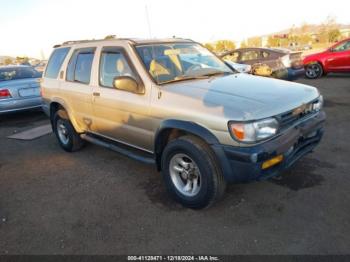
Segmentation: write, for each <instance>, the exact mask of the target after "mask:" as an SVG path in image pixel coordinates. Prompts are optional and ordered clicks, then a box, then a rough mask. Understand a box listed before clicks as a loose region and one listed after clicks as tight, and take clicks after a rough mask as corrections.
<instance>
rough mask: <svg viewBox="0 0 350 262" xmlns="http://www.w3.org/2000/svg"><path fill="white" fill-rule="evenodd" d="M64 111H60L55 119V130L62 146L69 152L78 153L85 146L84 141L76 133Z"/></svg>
mask: <svg viewBox="0 0 350 262" xmlns="http://www.w3.org/2000/svg"><path fill="white" fill-rule="evenodd" d="M64 115H67V114H66V113H65V111H64V110H58V111H57V112H56V113H55V115H54V118H53V129H54V132H55V135H56V138H57V140H58V143H59V144H60V146H61V147H62V148H63V149H64V150H65V151H67V152H74V151H78V150H79V149H81V148H82V147H83V146H84V144H85V143H84V140H82V139H81V138H80V135H79V134H78V133H77V132H76V131H75V129H74V127H73V125H72V123H71V122H70V121H69V119H66V118H65V117H62V116H64Z"/></svg>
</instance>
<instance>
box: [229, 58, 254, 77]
mask: <svg viewBox="0 0 350 262" xmlns="http://www.w3.org/2000/svg"><path fill="white" fill-rule="evenodd" d="M224 61H225V62H226V63H227V64H229V65H230V66H231V67H233V69H235V70H236V71H238V72H240V73H246V74H249V73H250V72H251V70H252V66H251V65H245V64H238V63H235V62H232V61H229V60H224Z"/></svg>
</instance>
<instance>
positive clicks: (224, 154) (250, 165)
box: [212, 111, 326, 183]
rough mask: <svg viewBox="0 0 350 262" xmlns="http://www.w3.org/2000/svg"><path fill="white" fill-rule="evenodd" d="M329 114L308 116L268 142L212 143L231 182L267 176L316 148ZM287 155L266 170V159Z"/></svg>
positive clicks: (287, 166)
mask: <svg viewBox="0 0 350 262" xmlns="http://www.w3.org/2000/svg"><path fill="white" fill-rule="evenodd" d="M325 119H326V114H325V113H324V112H323V111H321V112H319V113H317V114H315V115H312V116H310V117H308V118H307V119H304V120H302V121H300V122H298V123H296V124H295V125H294V126H292V127H290V128H288V129H287V130H284V131H283V132H281V134H280V135H279V136H278V137H276V138H274V139H272V140H269V141H267V142H264V143H262V144H259V145H256V146H252V147H233V146H225V145H212V149H213V150H214V152H215V154H216V156H217V159H218V161H219V162H220V165H221V168H222V171H223V174H224V177H225V179H226V180H227V181H228V182H236V183H237V182H247V181H253V180H264V179H268V178H270V177H273V176H276V175H278V174H280V172H282V171H283V170H285V169H288V168H289V167H291V166H292V165H293V164H294V163H295V162H296V161H297V160H299V159H300V158H301V157H303V156H304V155H306V154H308V153H310V152H312V150H313V149H314V148H315V147H316V146H317V145H318V143H319V142H320V141H321V138H322V136H323V133H324V129H323V124H324V121H325ZM278 155H283V157H284V158H283V161H282V162H281V163H279V164H277V165H275V166H273V167H270V168H268V169H265V170H263V169H262V164H263V162H265V161H267V160H269V159H271V158H273V157H275V156H278Z"/></svg>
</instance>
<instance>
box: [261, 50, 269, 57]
mask: <svg viewBox="0 0 350 262" xmlns="http://www.w3.org/2000/svg"><path fill="white" fill-rule="evenodd" d="M261 54H262V57H263V58H268V57H269V56H270V54H269V53H268V52H266V51H262V53H261Z"/></svg>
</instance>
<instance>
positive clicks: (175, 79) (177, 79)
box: [160, 75, 210, 84]
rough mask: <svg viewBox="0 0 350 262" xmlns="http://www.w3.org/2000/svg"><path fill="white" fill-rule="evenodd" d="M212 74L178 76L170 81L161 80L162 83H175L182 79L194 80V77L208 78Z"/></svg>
mask: <svg viewBox="0 0 350 262" xmlns="http://www.w3.org/2000/svg"><path fill="white" fill-rule="evenodd" d="M209 77H210V76H207V75H200V76H177V77H176V78H174V79H172V80H168V81H164V82H161V83H160V84H168V83H174V82H180V81H186V80H194V79H207V78H209Z"/></svg>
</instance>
